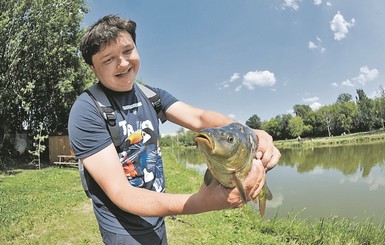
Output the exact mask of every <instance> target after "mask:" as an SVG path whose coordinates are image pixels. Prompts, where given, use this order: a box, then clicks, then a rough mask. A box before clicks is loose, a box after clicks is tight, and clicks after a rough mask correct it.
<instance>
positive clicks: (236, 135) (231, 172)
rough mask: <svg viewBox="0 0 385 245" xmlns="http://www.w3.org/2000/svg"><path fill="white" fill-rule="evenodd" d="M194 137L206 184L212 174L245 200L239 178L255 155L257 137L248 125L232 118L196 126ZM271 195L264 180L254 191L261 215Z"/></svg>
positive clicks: (249, 166) (241, 178) (210, 179)
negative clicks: (218, 123)
mask: <svg viewBox="0 0 385 245" xmlns="http://www.w3.org/2000/svg"><path fill="white" fill-rule="evenodd" d="M194 141H195V143H196V145H197V148H198V150H199V151H200V152H201V153H202V154H203V157H204V158H205V160H206V164H207V170H206V173H205V176H204V182H205V184H206V185H207V186H208V185H209V184H210V183H211V182H212V180H213V178H215V179H216V180H217V181H218V182H219V183H221V184H222V185H223V186H224V187H226V188H234V187H236V188H238V190H239V192H240V194H241V197H242V200H243V202H244V203H247V194H246V191H245V189H244V187H243V185H242V180H243V179H244V178H245V177H246V176H247V174H248V173H249V171H250V169H251V167H252V162H253V158H255V157H256V151H257V146H258V138H257V136H256V135H255V133H254V131H253V130H252V129H251V128H249V127H248V126H245V125H243V124H240V123H237V122H234V123H231V124H229V125H227V126H224V127H217V128H207V129H203V130H200V131H199V132H198V133H197V134H196V135H195V137H194ZM272 198H273V196H272V194H271V192H270V190H269V188H268V187H267V185H266V184H265V185H264V186H263V188H262V191H261V192H260V193H259V195H258V199H259V212H260V214H261V216H263V215H264V213H265V208H266V200H271V199H272ZM253 201H254V202H255V201H256V200H253Z"/></svg>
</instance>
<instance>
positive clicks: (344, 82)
mask: <svg viewBox="0 0 385 245" xmlns="http://www.w3.org/2000/svg"><path fill="white" fill-rule="evenodd" d="M341 85H342V86H346V87H354V84H353V83H352V81H350V79H347V80H345V81H343V82H341Z"/></svg>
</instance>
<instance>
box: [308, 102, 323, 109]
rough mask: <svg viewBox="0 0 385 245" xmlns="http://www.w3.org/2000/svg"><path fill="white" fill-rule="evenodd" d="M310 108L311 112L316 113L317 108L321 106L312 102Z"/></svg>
mask: <svg viewBox="0 0 385 245" xmlns="http://www.w3.org/2000/svg"><path fill="white" fill-rule="evenodd" d="M309 106H310V108H311V109H312V110H313V111H316V110H318V109H319V108H321V106H322V104H321V103H319V102H314V103H312V104H310V105H309Z"/></svg>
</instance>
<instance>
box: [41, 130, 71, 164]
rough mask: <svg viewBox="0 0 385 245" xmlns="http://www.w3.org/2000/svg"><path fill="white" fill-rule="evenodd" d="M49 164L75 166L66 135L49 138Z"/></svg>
mask: <svg viewBox="0 0 385 245" xmlns="http://www.w3.org/2000/svg"><path fill="white" fill-rule="evenodd" d="M48 141H49V143H48V144H49V145H48V149H49V162H50V163H52V164H58V165H64V164H77V161H76V158H75V155H74V152H73V151H72V149H71V146H70V142H69V138H68V135H58V136H49V139H48Z"/></svg>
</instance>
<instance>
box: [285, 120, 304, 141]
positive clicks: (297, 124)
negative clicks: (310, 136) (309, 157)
mask: <svg viewBox="0 0 385 245" xmlns="http://www.w3.org/2000/svg"><path fill="white" fill-rule="evenodd" d="M289 130H290V134H291V136H293V137H294V138H297V137H300V136H301V135H302V133H303V132H304V131H305V124H304V123H303V120H302V118H301V117H300V116H295V117H293V118H292V119H290V121H289Z"/></svg>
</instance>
